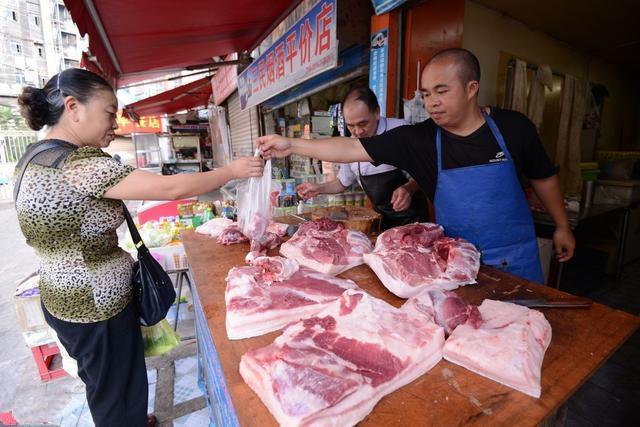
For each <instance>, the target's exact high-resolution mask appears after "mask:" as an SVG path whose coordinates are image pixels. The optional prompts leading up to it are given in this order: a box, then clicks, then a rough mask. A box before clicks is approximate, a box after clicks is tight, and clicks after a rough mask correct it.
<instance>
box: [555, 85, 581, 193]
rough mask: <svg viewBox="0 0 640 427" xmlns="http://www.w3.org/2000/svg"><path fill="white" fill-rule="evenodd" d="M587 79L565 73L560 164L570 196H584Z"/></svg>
mask: <svg viewBox="0 0 640 427" xmlns="http://www.w3.org/2000/svg"><path fill="white" fill-rule="evenodd" d="M586 95H587V83H586V82H585V81H583V80H580V79H576V78H575V77H573V76H570V75H565V77H564V81H563V83H562V93H561V99H560V124H559V126H558V143H557V146H556V158H555V161H556V164H557V165H558V166H559V167H560V172H559V177H560V186H561V188H562V190H563V191H564V194H565V195H567V196H574V197H580V194H581V190H582V174H581V171H580V134H581V132H582V124H583V121H584V113H585V109H586V105H585V104H586Z"/></svg>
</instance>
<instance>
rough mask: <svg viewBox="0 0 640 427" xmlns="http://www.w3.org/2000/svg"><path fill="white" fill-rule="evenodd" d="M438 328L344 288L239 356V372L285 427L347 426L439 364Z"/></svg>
mask: <svg viewBox="0 0 640 427" xmlns="http://www.w3.org/2000/svg"><path fill="white" fill-rule="evenodd" d="M443 342H444V333H443V331H442V328H441V327H439V326H437V325H435V324H433V323H430V322H425V321H424V319H423V318H421V317H417V316H412V315H411V314H409V313H406V312H403V311H402V310H399V309H397V308H395V307H392V306H391V305H389V304H387V303H386V302H384V301H382V300H379V299H376V298H373V297H371V296H369V295H368V294H366V293H364V292H359V291H354V290H348V291H346V292H345V293H344V294H342V296H341V297H340V299H339V300H337V301H334V302H333V303H332V304H331V305H330V306H329V307H327V308H326V309H325V310H323V311H322V312H321V313H319V314H317V315H316V316H315V317H311V318H307V319H304V320H302V321H299V322H297V323H295V324H293V325H291V326H289V327H288V328H287V329H285V331H284V332H283V334H282V335H281V336H280V337H278V338H277V339H276V340H275V342H274V343H273V344H271V345H269V346H267V347H263V348H260V349H257V350H251V351H249V352H247V353H246V354H245V355H243V356H242V359H241V361H240V374H241V375H242V378H244V380H245V382H246V383H247V384H249V386H250V387H251V388H252V389H253V390H254V391H255V392H256V393H257V394H258V396H259V397H260V398H261V399H262V402H263V403H264V404H265V405H266V406H267V408H268V409H269V411H271V413H272V414H273V415H274V417H275V418H276V420H277V421H278V422H279V423H280V425H283V426H311V425H313V426H351V425H354V424H356V423H357V422H358V421H360V420H362V419H363V418H364V417H365V416H367V414H369V412H371V411H372V410H373V407H374V406H375V405H376V403H377V402H378V401H379V400H380V399H381V398H382V397H384V396H385V395H387V394H389V393H391V392H393V391H394V390H397V389H398V388H400V387H402V386H404V385H405V384H408V383H410V382H411V381H413V380H415V379H416V378H418V377H420V376H421V375H423V374H424V373H426V372H427V371H428V370H429V369H431V368H432V367H433V366H434V365H435V364H436V363H438V361H439V360H440V359H441V357H442V354H441V351H442V345H443Z"/></svg>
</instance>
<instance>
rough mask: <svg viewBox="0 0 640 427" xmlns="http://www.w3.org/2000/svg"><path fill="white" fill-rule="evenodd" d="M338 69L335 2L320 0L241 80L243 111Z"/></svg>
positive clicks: (252, 65)
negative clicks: (308, 80)
mask: <svg viewBox="0 0 640 427" xmlns="http://www.w3.org/2000/svg"><path fill="white" fill-rule="evenodd" d="M337 65H338V42H337V36H336V0H320V1H319V2H318V3H317V4H316V5H315V6H314V7H313V8H312V9H311V10H310V11H309V12H308V13H307V14H306V15H305V16H303V17H302V18H301V19H300V20H299V21H298V22H296V24H295V25H294V26H293V27H291V28H290V29H289V30H288V31H287V32H286V33H285V34H284V35H283V36H282V37H280V38H279V39H278V40H276V42H275V43H274V44H273V45H272V46H271V47H270V48H269V49H268V50H267V51H266V52H264V53H263V54H262V55H261V56H260V57H259V58H257V59H256V60H255V61H253V63H252V64H251V65H250V66H249V67H247V69H246V70H244V71H243V72H242V73H241V74H240V75H239V76H238V91H239V92H240V106H241V107H242V109H245V108H249V107H253V106H254V105H257V104H259V103H261V102H263V101H265V100H267V99H269V98H271V97H273V96H275V95H277V94H279V93H280V92H282V91H284V90H286V89H289V88H290V87H292V86H295V85H297V84H299V83H301V82H303V81H305V80H307V79H309V78H311V77H313V76H316V75H318V74H320V73H322V72H324V71H327V70H330V69H332V68H335V67H336V66H337Z"/></svg>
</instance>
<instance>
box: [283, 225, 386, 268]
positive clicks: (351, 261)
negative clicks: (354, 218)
mask: <svg viewBox="0 0 640 427" xmlns="http://www.w3.org/2000/svg"><path fill="white" fill-rule="evenodd" d="M372 249H373V245H372V244H371V241H369V238H368V237H367V236H366V235H365V234H364V233H361V232H359V231H353V230H347V229H345V228H344V225H343V224H341V223H339V222H335V221H332V220H330V219H328V218H322V219H319V220H315V221H309V222H305V223H303V224H302V225H300V228H299V229H298V231H297V232H296V233H295V234H294V235H293V236H292V237H291V239H289V240H288V241H287V242H285V243H283V244H282V246H280V253H281V254H282V255H284V256H286V257H287V258H291V259H295V260H296V261H298V262H299V263H300V264H301V265H304V266H307V267H309V268H313V269H314V270H317V271H320V272H322V273H326V274H331V275H336V274H340V273H342V272H343V271H346V270H348V269H350V268H353V267H355V266H358V265H360V264H362V262H363V261H362V255H363V254H366V253H369V252H371V250H372Z"/></svg>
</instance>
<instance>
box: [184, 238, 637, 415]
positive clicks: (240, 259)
mask: <svg viewBox="0 0 640 427" xmlns="http://www.w3.org/2000/svg"><path fill="white" fill-rule="evenodd" d="M184 246H185V249H186V252H187V255H188V257H189V263H190V270H191V274H192V278H193V282H194V285H193V297H194V307H195V311H196V334H197V338H198V347H199V357H200V362H201V365H200V366H201V368H202V373H203V377H204V382H205V385H206V389H207V394H208V398H209V403H210V413H211V420H212V422H213V425H216V426H236V425H241V426H260V427H263V426H272V425H276V422H275V419H274V418H273V417H272V416H271V414H270V413H269V411H268V410H267V408H266V407H265V406H264V405H263V404H262V401H261V400H260V399H259V398H258V396H257V395H256V394H255V393H254V392H253V391H252V390H251V389H250V388H249V386H247V385H246V384H245V382H244V381H243V380H242V377H241V376H240V373H239V371H238V366H239V363H240V357H241V356H242V355H243V354H244V353H245V352H246V351H248V350H250V349H253V348H259V347H263V346H266V345H268V344H271V343H272V342H273V340H274V339H275V338H276V337H277V336H278V335H279V334H280V332H274V333H271V334H268V335H264V336H261V337H256V338H249V339H245V340H239V341H230V340H229V339H227V335H226V330H225V303H224V291H225V287H226V282H225V278H226V275H227V272H228V271H229V269H230V268H231V267H234V266H240V265H244V256H245V254H246V253H247V251H248V250H249V249H248V248H249V245H248V244H246V243H245V244H239V245H232V246H222V245H220V244H218V243H216V242H215V240H214V239H211V238H209V237H206V236H201V235H198V234H195V233H193V232H188V233H185V236H184ZM275 254H276V251H274V252H273V253H272V255H275ZM340 276H341V277H344V278H347V279H351V280H353V281H355V282H356V283H357V284H358V285H359V286H360V287H361V288H362V289H364V290H365V291H367V292H369V293H370V294H371V295H373V296H375V297H377V298H381V299H383V300H385V301H387V302H389V303H390V304H392V305H394V306H396V307H400V305H402V303H403V302H404V300H402V299H400V298H397V297H395V296H394V295H393V294H391V293H390V292H389V291H387V290H386V288H384V286H383V285H382V284H381V283H380V281H379V280H378V278H377V277H376V275H375V274H374V273H373V271H371V270H370V269H369V267H368V266H364V265H362V266H359V267H356V268H353V269H351V270H349V271H347V272H345V273H343V274H341V275H340ZM456 293H458V295H460V296H461V297H462V298H463V299H464V300H465V301H467V302H469V303H473V304H480V303H481V302H482V301H483V300H484V299H485V298H491V299H498V300H500V299H514V298H535V297H547V298H562V297H567V296H568V294H566V293H564V292H561V291H558V290H556V289H553V288H550V287H546V286H541V285H536V284H533V283H531V282H528V281H526V280H523V279H519V278H517V277H515V276H512V275H509V274H505V273H502V272H500V271H497V270H495V269H492V268H485V267H482V268H481V270H480V274H479V276H478V285H470V286H466V287H463V288H460V289H458V290H456ZM540 311H542V312H543V313H544V315H545V316H546V318H547V320H548V321H549V323H550V324H551V327H552V329H553V338H552V341H551V345H550V346H549V349H548V350H547V352H546V354H545V357H544V363H543V365H542V396H541V397H540V399H535V398H532V397H529V396H527V395H525V394H523V393H520V392H518V391H515V390H513V389H511V388H509V387H506V386H503V385H501V384H499V383H497V382H494V381H492V380H490V379H487V378H484V377H481V376H480V375H477V374H475V373H473V372H470V371H468V370H466V369H464V368H462V367H459V366H457V365H454V364H452V363H450V362H448V361H446V360H442V361H440V362H439V363H438V364H437V365H436V366H435V367H434V368H433V369H431V371H429V372H427V373H426V374H425V375H423V376H422V377H420V378H419V379H418V380H416V381H414V382H412V383H410V384H408V385H406V386H404V387H402V388H400V389H399V390H397V391H395V392H393V393H391V394H390V395H388V396H386V397H384V398H383V399H382V400H381V401H380V402H378V404H377V405H376V407H375V408H374V410H373V412H372V413H371V414H370V415H369V416H368V417H367V418H365V419H364V420H363V421H362V422H361V423H360V424H359V425H362V426H385V427H388V426H407V425H411V426H418V425H420V426H423V425H438V426H445V425H446V426H453V425H467V424H483V425H491V426H496V425H504V426H507V425H508V426H512V425H536V424H539V423H541V422H544V421H545V420H546V419H547V418H548V417H549V416H551V415H553V414H555V412H556V411H557V410H558V408H559V407H560V406H561V405H562V404H563V403H564V402H566V401H567V399H569V397H570V396H571V395H572V394H573V393H574V392H575V391H576V390H577V389H578V388H579V387H580V385H582V384H583V383H584V382H585V381H586V380H587V379H588V378H589V377H590V376H591V375H592V374H593V373H594V372H595V371H596V370H597V369H598V367H600V365H602V364H603V363H604V361H605V360H607V359H608V358H609V357H610V356H611V355H612V354H613V352H614V351H615V350H616V349H617V348H618V347H620V345H621V344H622V343H623V342H624V341H625V340H626V339H627V338H628V337H629V336H630V335H631V334H632V333H633V332H634V331H635V330H636V329H637V328H638V326H639V325H640V318H639V317H636V316H632V315H631V314H628V313H625V312H622V311H618V310H613V309H611V308H609V307H606V306H604V305H601V304H594V305H593V306H592V307H591V308H589V309H541V310H540Z"/></svg>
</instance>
